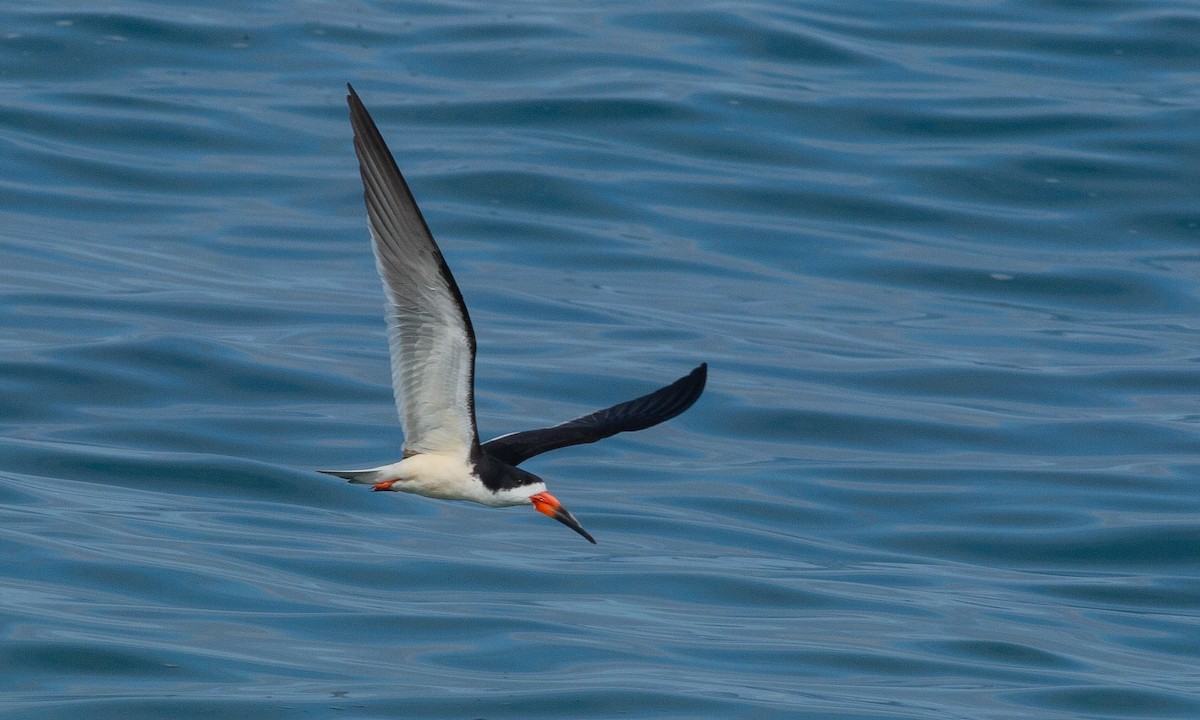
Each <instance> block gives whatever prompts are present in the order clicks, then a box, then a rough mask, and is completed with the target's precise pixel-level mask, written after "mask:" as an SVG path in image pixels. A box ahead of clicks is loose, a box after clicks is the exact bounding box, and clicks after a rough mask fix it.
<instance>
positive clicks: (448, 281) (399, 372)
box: [346, 86, 479, 457]
mask: <svg viewBox="0 0 1200 720" xmlns="http://www.w3.org/2000/svg"><path fill="white" fill-rule="evenodd" d="M347 87H349V86H347ZM349 89H350V94H349V96H347V98H346V101H347V102H348V103H349V104H350V124H351V126H353V128H354V151H355V152H356V153H357V154H358V163H359V170H360V171H361V173H362V181H363V199H364V200H365V201H366V204H367V215H368V217H369V219H370V227H371V239H372V245H373V247H374V249H375V263H376V267H377V268H378V269H379V277H380V278H382V279H383V288H384V291H385V292H386V294H387V299H388V304H387V326H388V342H389V345H390V347H391V353H392V389H393V391H394V393H395V396H396V409H397V410H398V412H399V413H400V421H401V422H402V423H403V425H404V453H405V455H406V456H407V455H412V454H416V453H439V454H453V455H458V456H461V457H465V456H468V455H469V454H470V453H471V452H472V449H473V448H475V447H477V446H478V443H479V438H478V435H477V434H476V431H475V398H474V376H475V332H474V330H473V329H472V328H471V319H470V317H469V316H468V315H467V308H466V305H465V304H464V303H463V299H462V293H461V292H459V290H458V285H457V284H455V282H454V277H453V276H452V275H451V274H450V268H449V267H447V266H446V261H445V259H444V258H443V257H442V252H441V250H439V249H438V246H437V243H436V242H434V239H433V235H432V234H431V233H430V232H429V226H428V225H426V224H425V218H423V217H422V216H421V211H420V209H419V208H417V203H416V201H415V200H413V196H412V193H411V192H410V191H409V189H408V184H407V183H405V182H404V176H402V175H401V174H400V169H399V168H398V167H396V161H395V160H394V159H393V158H392V153H391V151H390V150H388V147H387V144H386V143H385V142H384V141H383V136H382V135H380V134H379V129H378V128H376V127H375V121H374V120H372V119H371V115H370V113H368V112H367V109H366V107H364V106H363V104H362V101H361V100H359V99H358V94H357V93H355V92H354V88H353V87H349Z"/></svg>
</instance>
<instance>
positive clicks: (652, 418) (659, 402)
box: [483, 363, 708, 465]
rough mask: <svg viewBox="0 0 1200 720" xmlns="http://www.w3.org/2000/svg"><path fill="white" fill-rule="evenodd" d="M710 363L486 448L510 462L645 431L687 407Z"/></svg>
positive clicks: (500, 439) (511, 435)
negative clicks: (646, 391) (647, 389)
mask: <svg viewBox="0 0 1200 720" xmlns="http://www.w3.org/2000/svg"><path fill="white" fill-rule="evenodd" d="M707 375H708V363H702V364H701V365H700V367H698V368H696V369H695V370H693V371H691V372H690V373H688V374H687V375H685V376H683V377H681V378H679V379H678V380H676V381H675V382H673V383H671V384H670V385H668V386H666V387H665V388H661V389H659V390H655V391H654V392H652V393H650V394H649V395H643V396H641V397H639V398H635V399H633V400H630V401H628V402H623V403H621V404H619V405H613V406H612V407H610V408H605V409H604V410H597V411H596V412H594V413H592V414H590V415H584V416H583V417H579V418H575V419H574V420H568V421H567V422H565V423H562V424H559V425H555V426H554V427H548V428H542V429H540V430H524V431H522V432H515V433H509V434H508V435H501V436H500V437H498V438H496V439H494V440H489V441H487V442H486V443H484V444H483V450H484V451H485V452H486V453H487V454H488V455H491V456H492V457H494V458H496V459H497V460H501V461H503V462H506V463H508V464H509V465H517V464H520V463H522V462H524V461H526V460H528V459H529V458H531V457H533V456H534V455H541V454H542V453H544V452H549V451H550V450H557V449H558V448H561V447H567V446H568V445H583V444H585V443H593V442H596V441H597V440H602V439H604V438H606V437H610V436H612V435H616V434H617V433H620V432H629V431H631V430H644V429H645V428H648V427H652V426H654V425H657V424H659V423H661V422H664V421H666V420H670V419H671V418H673V417H675V416H676V415H678V414H679V413H681V412H683V411H684V410H687V409H688V408H689V407H691V406H692V403H694V402H696V399H697V398H699V397H700V393H702V392H703V391H704V381H705V379H706V377H707Z"/></svg>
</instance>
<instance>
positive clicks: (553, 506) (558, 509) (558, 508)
mask: <svg viewBox="0 0 1200 720" xmlns="http://www.w3.org/2000/svg"><path fill="white" fill-rule="evenodd" d="M543 487H544V486H543ZM529 502H531V503H533V507H534V509H535V510H537V511H538V512H540V513H541V514H543V515H546V516H547V517H552V518H554V519H555V520H557V521H559V522H560V523H562V524H563V525H566V526H567V527H569V528H571V529H572V530H574V531H575V532H577V533H579V534H580V535H582V536H584V537H585V538H587V541H588V542H590V543H591V544H593V545H595V544H596V540H595V539H594V538H592V536H591V535H589V534H588V531H587V530H584V529H583V526H582V525H580V524H579V521H578V520H576V519H575V516H574V515H572V514H571V513H570V511H568V510H567V509H566V508H565V507H563V504H562V503H560V502H559V501H558V498H556V497H554V496H553V495H551V494H550V493H548V492H545V491H543V492H540V493H536V494H534V495H530V496H529Z"/></svg>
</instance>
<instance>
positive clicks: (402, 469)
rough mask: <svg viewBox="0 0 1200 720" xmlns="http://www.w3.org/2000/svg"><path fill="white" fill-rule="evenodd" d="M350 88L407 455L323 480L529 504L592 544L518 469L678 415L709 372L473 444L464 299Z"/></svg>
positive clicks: (471, 339)
mask: <svg viewBox="0 0 1200 720" xmlns="http://www.w3.org/2000/svg"><path fill="white" fill-rule="evenodd" d="M347 87H348V88H349V91H350V92H349V95H348V96H347V97H346V101H347V102H348V103H349V104H350V125H351V126H352V127H353V129H354V151H355V153H357V155H358V164H359V170H360V172H361V174H362V181H363V188H364V192H363V198H364V200H365V201H366V205H367V216H368V219H369V221H370V223H369V224H370V229H371V241H372V246H373V248H374V250H375V264H376V267H377V269H378V270H379V276H380V277H381V278H382V279H383V288H384V291H385V294H386V295H387V328H388V344H389V346H390V349H391V357H392V388H393V391H394V393H395V396H396V409H397V410H398V412H399V414H400V422H401V424H402V425H403V429H404V457H403V459H401V460H400V461H399V462H394V463H391V464H390V465H383V466H381V467H376V468H370V469H367V470H321V471H320V472H323V473H325V474H327V475H334V476H337V477H340V478H343V479H345V480H349V481H350V482H352V483H359V484H364V485H372V486H373V489H375V490H393V491H400V492H408V493H415V494H417V495H424V496H425V497H430V498H438V499H445V500H470V501H473V502H477V503H481V504H483V505H487V506H490V507H509V506H514V505H532V506H533V507H534V508H535V509H536V510H537V511H538V512H540V513H542V514H543V515H547V516H549V517H552V518H554V519H555V520H558V521H559V522H561V523H562V524H564V525H566V526H567V527H569V528H571V529H572V530H574V531H575V532H577V533H579V534H580V535H582V536H583V537H585V538H587V539H588V541H590V542H592V543H595V542H596V540H595V539H594V538H593V537H592V536H591V535H589V534H588V532H587V531H586V530H584V529H583V526H582V525H580V524H579V521H578V520H576V519H575V516H574V515H572V514H571V513H570V512H569V511H568V510H567V509H566V508H565V507H563V504H562V503H560V502H559V501H558V499H557V498H556V497H554V496H553V495H551V494H550V492H549V491H548V490H547V489H546V483H545V481H544V480H542V478H540V477H538V476H537V475H534V474H533V473H530V472H526V471H525V470H522V469H521V468H519V467H517V466H518V465H520V464H521V463H522V462H524V461H526V460H528V459H529V458H531V457H534V456H535V455H540V454H542V453H544V452H548V451H550V450H556V449H558V448H562V447H567V446H570V445H581V444H584V443H591V442H596V441H597V440H600V439H603V438H606V437H609V436H612V435H615V434H617V433H619V432H627V431H631V430H642V429H645V428H648V427H651V426H653V425H657V424H659V423H661V422H663V421H665V420H669V419H671V418H673V417H675V416H676V415H678V414H679V413H681V412H683V411H684V410H687V409H688V408H689V407H691V405H692V403H694V402H696V399H697V398H699V397H700V393H701V392H703V390H704V382H705V377H706V375H707V372H708V365H707V364H706V363H705V364H701V365H700V366H699V367H697V368H696V369H694V370H692V371H691V372H690V373H688V374H687V375H685V376H683V377H681V378H679V379H678V380H676V381H675V382H673V383H671V384H670V385H668V386H666V387H664V388H661V389H659V390H656V391H654V392H652V393H649V394H647V395H643V396H642V397H639V398H635V399H633V400H630V401H628V402H623V403H620V404H617V405H613V406H612V407H610V408H605V409H604V410H598V411H596V412H594V413H591V414H589V415H584V416H582V417H578V418H575V419H574V420H568V421H567V422H564V423H561V424H559V425H555V426H553V427H548V428H541V429H538V430H525V431H521V432H515V433H509V434H508V435H501V436H500V437H498V438H495V439H493V440H489V441H487V442H485V443H482V444H481V443H480V442H479V433H478V431H477V430H476V427H475V396H474V393H475V331H474V329H473V328H472V327H471V318H470V316H469V315H468V314H467V307H466V305H465V304H464V303H463V297H462V293H461V292H459V289H458V284H457V283H455V282H454V276H453V275H451V274H450V268H449V267H448V266H447V265H446V260H445V258H444V257H442V252H441V250H440V249H439V248H438V245H437V243H436V242H435V241H434V239H433V234H432V233H430V231H429V226H428V225H427V224H426V223H425V218H424V217H423V216H422V215H421V211H420V209H419V208H418V207H417V203H416V201H415V200H414V199H413V196H412V192H411V191H410V190H409V189H408V183H406V182H405V181H404V176H403V175H401V174H400V169H399V168H398V167H397V166H396V161H395V159H394V158H393V157H392V153H391V151H390V150H388V146H387V144H386V143H385V142H384V141H383V136H382V135H381V134H380V133H379V129H378V128H377V127H376V126H375V121H374V120H372V119H371V114H370V113H368V112H367V108H366V107H365V106H363V104H362V101H361V100H359V98H358V94H357V93H355V92H354V88H353V87H352V86H349V85H347Z"/></svg>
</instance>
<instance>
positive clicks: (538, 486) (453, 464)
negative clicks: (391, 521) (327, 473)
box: [372, 453, 546, 507]
mask: <svg viewBox="0 0 1200 720" xmlns="http://www.w3.org/2000/svg"><path fill="white" fill-rule="evenodd" d="M375 472H376V475H375V477H374V478H372V482H375V483H380V482H388V481H391V480H395V481H396V482H395V484H393V485H392V486H391V488H390V489H391V490H399V491H400V492H407V493H413V494H414V495H424V496H425V497H429V498H437V499H439V500H469V501H471V502H477V503H480V504H481V505H488V506H490V507H510V506H512V505H527V504H529V498H530V497H531V496H533V495H536V494H538V493H541V492H546V485H545V483H533V484H532V485H522V486H521V487H517V488H513V489H511V490H501V491H499V492H492V491H491V490H488V489H487V487H486V486H485V485H484V484H483V483H482V482H481V481H480V480H479V478H478V477H476V476H475V473H474V468H473V467H472V466H471V465H470V464H469V463H465V462H463V461H462V460H461V459H460V458H458V457H457V456H454V455H442V454H435V453H426V454H422V455H413V456H412V457H408V458H405V459H403V460H401V461H400V462H398V463H392V464H391V465H384V466H383V467H379V468H375Z"/></svg>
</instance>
